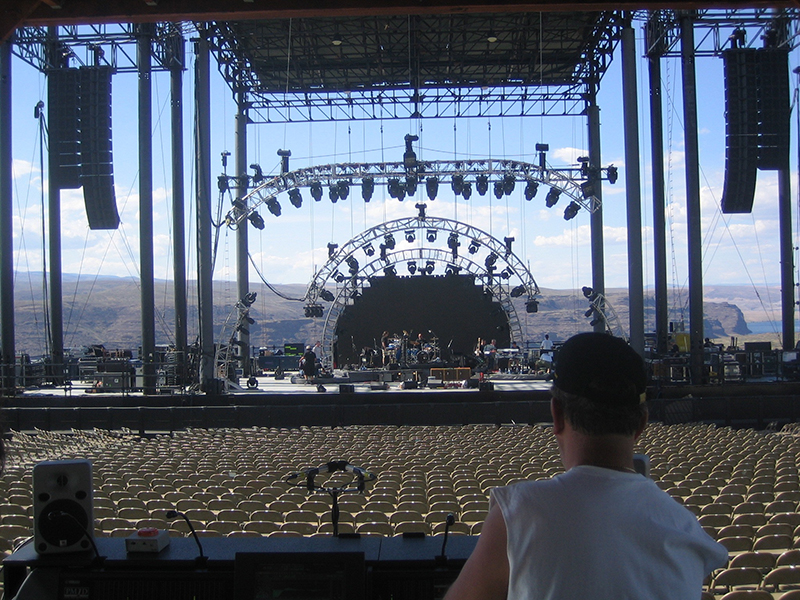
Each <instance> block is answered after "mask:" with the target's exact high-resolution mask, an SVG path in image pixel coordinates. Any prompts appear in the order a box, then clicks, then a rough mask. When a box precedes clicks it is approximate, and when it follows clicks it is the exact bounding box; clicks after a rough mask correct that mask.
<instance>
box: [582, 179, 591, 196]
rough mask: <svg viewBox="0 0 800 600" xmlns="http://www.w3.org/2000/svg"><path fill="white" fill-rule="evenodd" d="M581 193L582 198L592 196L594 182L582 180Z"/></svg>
mask: <svg viewBox="0 0 800 600" xmlns="http://www.w3.org/2000/svg"><path fill="white" fill-rule="evenodd" d="M581 194H583V197H584V198H591V197H592V196H594V183H593V182H591V181H584V182H583V183H582V184H581Z"/></svg>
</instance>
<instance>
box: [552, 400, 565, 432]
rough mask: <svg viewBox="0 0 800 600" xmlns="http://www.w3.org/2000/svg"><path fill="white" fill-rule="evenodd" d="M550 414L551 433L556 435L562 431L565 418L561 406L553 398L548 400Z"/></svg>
mask: <svg viewBox="0 0 800 600" xmlns="http://www.w3.org/2000/svg"><path fill="white" fill-rule="evenodd" d="M550 414H551V415H552V417H553V433H555V434H556V435H558V434H559V433H561V432H562V431H564V422H565V418H564V411H563V409H562V408H561V404H560V403H559V402H558V401H557V400H556V399H555V398H550Z"/></svg>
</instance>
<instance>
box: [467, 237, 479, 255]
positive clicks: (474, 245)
mask: <svg viewBox="0 0 800 600" xmlns="http://www.w3.org/2000/svg"><path fill="white" fill-rule="evenodd" d="M480 248H481V243H480V242H479V241H478V240H472V241H470V243H469V248H467V250H469V253H470V254H476V253H477V252H478V250H480Z"/></svg>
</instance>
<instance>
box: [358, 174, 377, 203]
mask: <svg viewBox="0 0 800 600" xmlns="http://www.w3.org/2000/svg"><path fill="white" fill-rule="evenodd" d="M374 191H375V180H374V179H372V177H364V179H362V180H361V197H362V198H363V199H364V202H369V201H370V200H372V194H373V192H374Z"/></svg>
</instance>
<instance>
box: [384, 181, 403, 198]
mask: <svg viewBox="0 0 800 600" xmlns="http://www.w3.org/2000/svg"><path fill="white" fill-rule="evenodd" d="M386 190H387V191H388V192H389V197H390V198H398V197H399V196H400V180H399V179H397V177H390V178H389V179H387V180H386Z"/></svg>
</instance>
